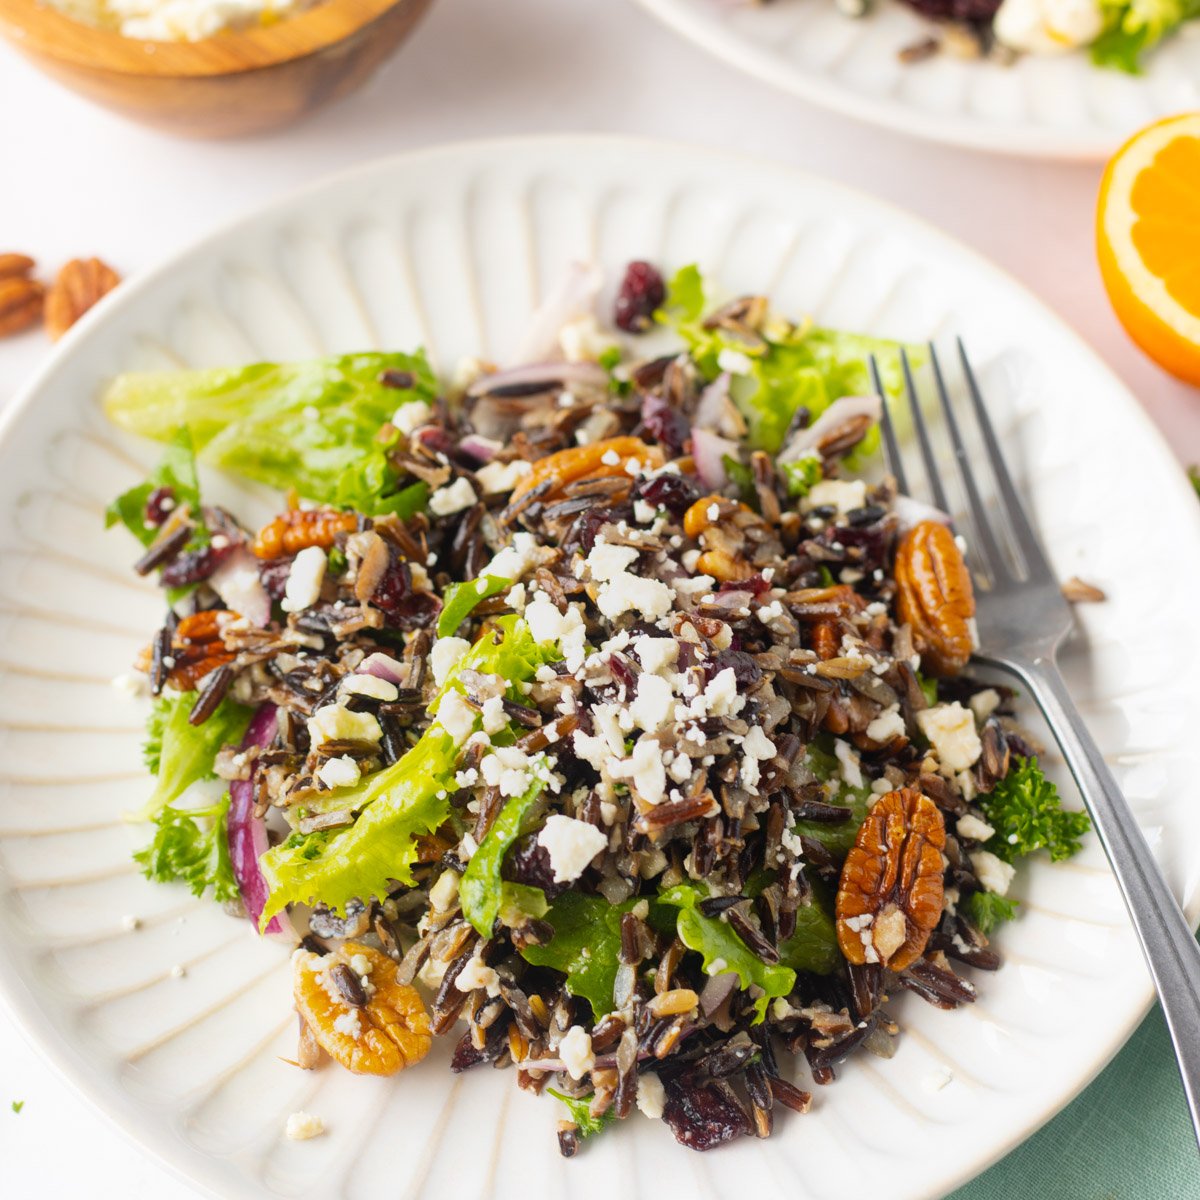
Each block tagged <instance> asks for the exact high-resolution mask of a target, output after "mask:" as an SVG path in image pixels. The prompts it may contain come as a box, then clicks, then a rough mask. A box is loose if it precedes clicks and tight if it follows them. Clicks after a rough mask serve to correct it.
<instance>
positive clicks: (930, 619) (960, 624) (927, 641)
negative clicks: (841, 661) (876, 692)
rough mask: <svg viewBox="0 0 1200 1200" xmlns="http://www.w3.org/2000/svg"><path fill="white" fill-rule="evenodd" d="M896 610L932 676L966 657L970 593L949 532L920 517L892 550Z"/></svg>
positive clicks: (953, 669) (953, 670)
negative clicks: (908, 629)
mask: <svg viewBox="0 0 1200 1200" xmlns="http://www.w3.org/2000/svg"><path fill="white" fill-rule="evenodd" d="M895 574H896V612H897V615H898V616H899V617H900V620H901V621H903V622H905V623H907V624H908V625H909V626H911V627H912V634H913V642H914V643H915V645H916V648H917V651H918V653H919V654H920V655H921V661H922V665H923V666H924V667H925V668H926V669H927V670H928V671H929V672H931V673H932V674H934V675H957V674H958V672H959V671H961V670H962V669H963V667H965V666H966V665H967V661H968V660H969V659H970V657H971V650H972V648H973V643H974V639H973V638H972V636H971V626H970V621H971V618H972V617H973V616H974V615H975V593H974V591H973V589H972V587H971V576H970V574H969V573H968V571H967V564H966V563H965V562H964V561H963V556H962V551H961V550H959V548H958V543H957V542H955V540H954V535H953V534H952V533H951V532H950V530H949V529H947V528H946V526H945V525H939V524H938V522H936V521H922V522H921V523H920V524H919V525H915V526H914V527H913V528H912V529H910V530H909V531H908V533H907V534H905V536H904V540H903V541H902V542H901V543H900V545H899V547H898V548H897V550H896V571H895Z"/></svg>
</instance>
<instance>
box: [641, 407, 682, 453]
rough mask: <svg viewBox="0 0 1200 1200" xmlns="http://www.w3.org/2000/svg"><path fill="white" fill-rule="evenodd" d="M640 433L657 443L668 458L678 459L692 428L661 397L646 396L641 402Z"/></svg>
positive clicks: (680, 414) (678, 412)
mask: <svg viewBox="0 0 1200 1200" xmlns="http://www.w3.org/2000/svg"><path fill="white" fill-rule="evenodd" d="M642 432H643V433H644V434H645V435H647V436H649V437H651V438H653V439H654V440H655V441H656V442H658V444H659V445H660V446H662V447H663V449H665V450H666V452H667V457H668V458H678V457H679V456H680V455H681V454H682V453H683V444H684V442H686V441H687V439H688V435H689V434H690V433H691V432H692V427H691V426H690V425H689V424H688V420H687V417H685V416H684V415H683V413H681V412H680V411H679V409H677V408H673V407H672V406H671V405H670V404H669V403H668V402H667V401H666V400H664V399H663V398H662V397H661V396H647V397H646V398H645V400H644V401H642Z"/></svg>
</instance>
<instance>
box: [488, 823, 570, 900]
mask: <svg viewBox="0 0 1200 1200" xmlns="http://www.w3.org/2000/svg"><path fill="white" fill-rule="evenodd" d="M504 875H505V878H506V879H508V881H509V882H510V883H523V884H524V885H525V886H526V887H535V888H541V889H542V891H543V892H545V893H546V899H547V900H553V899H554V898H555V897H557V896H561V895H562V894H563V892H565V891H567V890H568V889H569V888H570V886H571V885H570V884H569V883H556V882H555V881H554V868H553V867H552V866H551V865H550V852H549V851H548V850H547V849H546V847H545V846H543V845H542V844H541V842H539V841H538V840H537V834H535V833H531V834H527V835H526V836H525V837H523V838H521V839H520V840H519V841H518V842H517V844H516V845H515V846H513V848H512V849H511V850H510V851H509V852H508V857H507V858H506V860H505V864H504Z"/></svg>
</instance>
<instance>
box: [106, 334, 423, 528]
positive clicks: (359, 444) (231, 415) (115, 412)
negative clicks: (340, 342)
mask: <svg viewBox="0 0 1200 1200" xmlns="http://www.w3.org/2000/svg"><path fill="white" fill-rule="evenodd" d="M388 370H392V371H398V372H403V373H407V374H408V375H411V376H412V386H411V387H410V388H393V387H385V386H383V384H381V383H380V382H379V379H380V376H381V374H382V373H383V372H384V371H388ZM436 394H437V382H436V380H435V378H434V375H433V372H432V370H431V369H430V367H429V364H428V362H427V361H426V358H425V355H424V352H423V351H418V352H417V353H416V354H393V353H389V354H374V353H372V354H348V355H343V356H341V357H337V358H323V359H314V360H311V361H308V362H296V363H255V364H253V365H251V366H246V367H231V368H218V369H215V370H204V371H163V372H139V373H133V374H127V375H119V376H118V377H117V378H116V379H114V380H113V382H112V383H111V384H110V385H109V387H108V390H107V391H106V392H105V395H104V410H105V412H106V413H107V414H108V416H109V418H110V419H111V420H112V421H113V422H115V423H116V424H117V425H119V426H121V428H123V429H127V430H129V431H130V432H131V433H137V434H141V435H142V436H143V437H149V438H155V439H157V440H158V441H167V440H168V439H169V438H171V437H173V436H174V434H175V431H176V430H177V429H179V428H180V427H181V426H186V427H187V429H188V430H189V431H190V433H191V437H192V440H193V442H194V444H195V447H196V452H197V453H198V454H199V456H200V458H201V459H202V460H203V461H204V462H207V463H210V464H212V465H213V466H216V467H221V468H223V469H225V470H228V471H232V472H234V473H235V474H238V475H242V476H244V477H245V478H247V479H253V480H257V481H258V482H259V483H264V484H267V485H268V486H270V487H275V488H279V489H281V490H283V489H286V488H289V487H295V488H296V489H297V491H298V492H299V493H300V494H301V495H302V496H305V497H307V498H308V499H310V500H316V501H319V502H322V503H327V504H340V505H345V506H349V507H353V508H357V509H359V510H360V511H365V512H369V513H380V512H388V511H392V508H391V507H390V506H392V505H395V504H399V503H401V501H400V500H399V499H398V495H399V494H400V493H399V482H398V478H397V476H396V473H395V471H394V469H393V468H392V467H391V465H390V463H389V462H388V461H387V458H386V447H385V446H383V445H382V444H381V443H380V442H379V441H378V438H379V434H380V430H381V428H382V427H383V425H384V424H385V423H386V422H388V421H390V419H391V417H392V414H393V413H394V412H395V411H396V409H397V408H399V407H400V405H402V404H405V403H408V402H409V401H412V400H426V401H429V400H432V399H433V398H434V397H435V395H436ZM416 494H417V493H415V492H410V493H409V496H408V498H407V500H405V501H404V502H403V503H404V504H405V505H411V503H412V502H413V498H414V497H415V496H416Z"/></svg>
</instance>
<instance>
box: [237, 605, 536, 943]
mask: <svg viewBox="0 0 1200 1200" xmlns="http://www.w3.org/2000/svg"><path fill="white" fill-rule="evenodd" d="M557 657H558V650H557V648H556V647H553V646H550V645H543V644H539V643H538V642H535V641H534V639H533V635H532V634H531V633H530V632H529V626H528V625H526V624H525V622H524V621H523V620H521V619H520V618H519V617H515V616H510V617H502V618H501V619H500V620H498V621H497V622H496V623H495V627H494V628H493V629H492V630H490V631H489V632H487V633H485V634H484V635H483V636H482V637H481V638H480V639H479V640H478V641H477V642H476V643H475V645H474V646H472V647H471V649H470V650H468V651H467V653H466V654H464V655H463V657H462V658H461V659H459V661H458V662H457V663H456V664H455V666H454V669H453V670H452V671H451V673H450V675H449V677H448V678H447V679H446V682H445V684H444V685H443V687H442V690H441V692H439V694H438V697H437V699H435V700H434V702H433V704H432V705H430V710H429V711H430V712H431V713H436V711H437V705H438V701H440V699H441V697H442V696H444V695H445V694H446V692H447V691H448V690H450V689H455V690H457V691H461V690H462V686H463V685H462V683H461V680H460V678H459V677H460V675H461V674H462V672H463V671H479V672H481V673H482V674H485V675H500V676H502V677H503V678H504V679H506V680H507V681H508V683H509V685H510V692H511V693H512V695H513V696H514V698H515V696H516V694H517V693H516V690H515V689H516V685H517V684H519V683H526V682H528V681H529V680H530V679H532V678H533V676H534V673H535V672H536V671H537V669H538V667H540V666H542V665H543V664H544V663H547V662H551V661H553V660H554V659H555V658H557ZM457 760H458V747H457V746H456V745H455V742H454V739H453V738H452V737H451V736H450V735H449V734H448V733H447V732H446V731H445V730H444V729H443V728H442V727H441V726H440V725H436V724H435V725H431V726H430V727H429V729H427V730H426V731H425V733H424V734H423V735H422V736H421V738H420V739H419V740H418V742H417V744H416V745H415V746H413V748H412V749H411V750H409V751H408V753H407V754H405V755H404V756H403V757H402V758H400V759H399V760H398V761H397V762H395V763H393V764H392V765H391V766H390V767H386V768H384V770H382V771H377V772H376V773H375V774H374V775H371V776H369V777H368V778H366V779H364V780H363V781H362V782H361V783H359V784H358V785H357V786H356V787H354V788H347V789H345V790H343V791H340V792H339V793H338V805H339V807H342V808H347V809H350V810H351V811H355V812H358V814H359V815H358V818H357V819H356V820H355V822H354V824H353V825H351V826H349V827H348V828H345V829H337V830H326V831H321V832H318V833H311V834H301V833H294V834H292V836H291V837H289V838H288V839H287V840H286V841H285V842H283V843H281V844H280V845H278V846H275V847H273V848H272V849H270V850H268V851H267V852H266V854H264V855H263V856H262V858H261V859H260V860H259V862H260V865H261V867H262V872H263V875H264V877H265V878H266V880H267V885H268V886H269V887H270V889H271V896H270V899H269V900H268V901H267V905H266V908H265V909H264V910H263V916H262V924H263V925H265V924H266V922H267V921H269V920H270V918H271V917H273V916H274V915H275V914H276V913H278V912H280V911H281V910H282V909H283V908H285V907H286V906H287V905H289V904H314V903H316V902H318V901H320V902H321V903H323V904H325V905H327V906H328V907H329V908H330V909H332V910H333V911H334V912H345V908H346V905H347V904H348V903H349V902H350V901H351V900H355V899H359V900H367V899H369V898H370V897H373V896H382V895H386V893H387V892H388V891H390V890H391V888H392V887H393V886H394V883H393V881H394V882H395V883H402V884H412V883H413V875H412V865H413V863H414V862H415V861H416V857H417V838H418V837H420V836H421V835H422V834H425V833H432V832H433V831H434V830H435V829H437V828H438V826H440V825H441V824H442V823H443V822H444V821H445V820H446V819H447V818H448V817H449V816H450V802H449V798H448V797H449V793H450V792H452V791H454V790H455V787H456V785H455V782H454V769H455V764H456V763H457Z"/></svg>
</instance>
